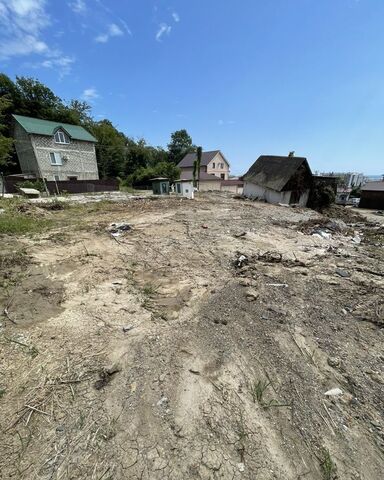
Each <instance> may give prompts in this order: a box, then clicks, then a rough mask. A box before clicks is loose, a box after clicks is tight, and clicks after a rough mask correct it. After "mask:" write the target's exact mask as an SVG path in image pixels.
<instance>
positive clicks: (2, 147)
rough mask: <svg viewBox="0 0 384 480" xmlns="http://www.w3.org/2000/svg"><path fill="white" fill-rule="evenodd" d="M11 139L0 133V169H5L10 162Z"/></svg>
mask: <svg viewBox="0 0 384 480" xmlns="http://www.w3.org/2000/svg"><path fill="white" fill-rule="evenodd" d="M12 151H13V139H12V138H7V137H5V136H4V135H2V134H1V133H0V169H3V168H6V167H7V166H8V165H10V163H11V162H12Z"/></svg>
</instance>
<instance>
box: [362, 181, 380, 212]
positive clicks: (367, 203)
mask: <svg viewBox="0 0 384 480" xmlns="http://www.w3.org/2000/svg"><path fill="white" fill-rule="evenodd" d="M359 207H360V208H375V209H377V210H384V178H383V180H382V181H381V182H368V183H366V184H365V185H364V186H363V187H362V188H361V198H360V204H359Z"/></svg>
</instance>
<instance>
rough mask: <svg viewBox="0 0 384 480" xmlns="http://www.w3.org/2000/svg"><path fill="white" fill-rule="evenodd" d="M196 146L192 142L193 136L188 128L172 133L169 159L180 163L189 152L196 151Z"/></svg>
mask: <svg viewBox="0 0 384 480" xmlns="http://www.w3.org/2000/svg"><path fill="white" fill-rule="evenodd" d="M195 150H196V147H195V146H194V145H193V144H192V138H191V137H190V135H189V134H188V132H187V130H185V129H182V130H177V131H176V132H173V133H172V134H171V142H170V143H169V144H168V155H169V161H170V162H172V163H174V164H176V165H177V164H178V163H179V162H180V161H181V160H182V158H183V157H184V156H185V154H186V153H188V152H194V151H195Z"/></svg>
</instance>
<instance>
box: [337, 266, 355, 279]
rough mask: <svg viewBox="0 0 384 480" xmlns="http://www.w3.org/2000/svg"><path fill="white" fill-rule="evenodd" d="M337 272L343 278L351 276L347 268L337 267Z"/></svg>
mask: <svg viewBox="0 0 384 480" xmlns="http://www.w3.org/2000/svg"><path fill="white" fill-rule="evenodd" d="M336 273H337V275H339V277H343V278H349V277H350V276H351V274H350V273H349V272H347V271H346V270H342V269H341V268H337V269H336Z"/></svg>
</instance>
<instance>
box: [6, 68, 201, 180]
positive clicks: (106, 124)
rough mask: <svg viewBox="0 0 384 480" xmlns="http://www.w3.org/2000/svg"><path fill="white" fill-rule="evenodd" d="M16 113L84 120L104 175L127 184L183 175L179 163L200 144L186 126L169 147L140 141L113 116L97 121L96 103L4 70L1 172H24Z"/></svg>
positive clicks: (66, 120)
mask: <svg viewBox="0 0 384 480" xmlns="http://www.w3.org/2000/svg"><path fill="white" fill-rule="evenodd" d="M12 114H17V115H25V116H27V117H34V118H40V119H42V120H52V121H55V122H60V123H69V124H72V125H81V126H83V127H84V128H86V129H87V130H88V131H89V132H90V133H91V134H92V135H93V136H94V137H95V138H96V139H97V144H96V157H97V163H98V168H99V175H100V177H101V178H120V179H122V180H123V182H124V183H125V184H127V185H132V184H133V185H139V184H144V183H146V182H147V181H148V180H149V179H150V178H152V177H157V176H166V177H168V178H170V179H171V180H175V179H176V178H178V176H179V173H180V172H179V169H178V168H177V164H178V163H179V162H180V160H181V159H182V158H183V157H184V155H185V154H186V153H189V152H194V151H196V146H195V145H194V144H193V142H192V138H191V137H190V135H189V134H188V132H187V131H186V130H184V129H183V130H178V131H176V132H174V133H172V134H171V139H170V142H169V144H168V146H167V149H164V148H162V147H153V146H151V145H149V144H148V143H147V142H146V141H145V139H143V138H141V139H139V140H134V139H133V138H132V137H129V136H127V135H125V134H124V133H123V132H121V131H119V130H118V129H117V128H116V127H115V126H114V125H113V123H112V122H111V121H110V120H108V119H103V120H99V121H95V119H94V118H93V117H92V115H91V106H90V105H89V104H88V103H87V102H85V101H80V100H76V99H73V100H70V101H69V102H66V101H64V100H63V99H61V98H60V97H58V96H57V95H55V93H54V92H53V91H52V90H51V89H50V88H48V87H47V86H46V85H44V84H43V83H41V82H40V81H38V80H36V79H34V78H28V77H18V76H17V77H16V79H15V81H13V80H11V79H10V78H9V77H8V76H7V75H5V74H2V73H0V171H1V172H3V173H4V174H5V175H7V174H11V173H19V171H20V169H19V164H18V160H17V156H16V151H15V148H14V140H13V121H12Z"/></svg>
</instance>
